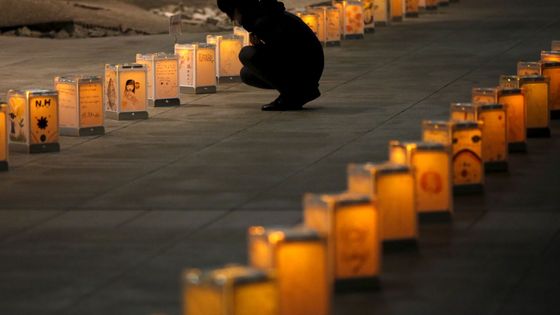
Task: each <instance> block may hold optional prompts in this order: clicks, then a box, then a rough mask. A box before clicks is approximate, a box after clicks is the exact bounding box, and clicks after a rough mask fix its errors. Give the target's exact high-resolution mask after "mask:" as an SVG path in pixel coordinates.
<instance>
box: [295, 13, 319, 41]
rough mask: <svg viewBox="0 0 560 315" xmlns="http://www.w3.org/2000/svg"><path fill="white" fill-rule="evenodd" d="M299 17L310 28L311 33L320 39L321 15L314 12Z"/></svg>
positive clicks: (301, 14)
mask: <svg viewBox="0 0 560 315" xmlns="http://www.w3.org/2000/svg"><path fill="white" fill-rule="evenodd" d="M298 16H299V18H300V19H301V20H302V21H303V23H305V24H306V25H307V26H309V28H310V29H311V31H313V34H315V36H317V38H319V15H318V14H315V13H312V12H302V13H300V14H298ZM319 41H320V39H319Z"/></svg>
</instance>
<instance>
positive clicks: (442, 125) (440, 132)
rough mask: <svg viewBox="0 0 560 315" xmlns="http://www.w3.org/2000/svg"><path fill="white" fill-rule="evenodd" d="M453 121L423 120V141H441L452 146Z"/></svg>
mask: <svg viewBox="0 0 560 315" xmlns="http://www.w3.org/2000/svg"><path fill="white" fill-rule="evenodd" d="M452 127H453V122H452V121H435V120H424V121H422V141H424V142H435V143H441V144H443V145H445V146H448V147H451V144H452V133H453V130H452Z"/></svg>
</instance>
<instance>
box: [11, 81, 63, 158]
mask: <svg viewBox="0 0 560 315" xmlns="http://www.w3.org/2000/svg"><path fill="white" fill-rule="evenodd" d="M8 107H9V114H8V115H9V118H10V140H9V142H10V149H11V150H15V151H21V152H27V153H45V152H58V151H60V145H59V143H58V141H59V134H60V132H59V125H58V92H57V91H54V90H26V91H15V90H10V91H8Z"/></svg>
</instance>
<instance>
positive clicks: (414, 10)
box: [405, 0, 419, 18]
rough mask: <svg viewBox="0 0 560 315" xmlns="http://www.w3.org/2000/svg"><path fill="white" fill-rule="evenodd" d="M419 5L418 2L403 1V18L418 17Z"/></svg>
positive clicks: (411, 0) (412, 0)
mask: <svg viewBox="0 0 560 315" xmlns="http://www.w3.org/2000/svg"><path fill="white" fill-rule="evenodd" d="M418 11H419V4H418V0H405V12H406V14H405V16H406V17H412V18H415V17H418Z"/></svg>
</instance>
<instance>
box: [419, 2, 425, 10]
mask: <svg viewBox="0 0 560 315" xmlns="http://www.w3.org/2000/svg"><path fill="white" fill-rule="evenodd" d="M418 8H420V9H421V10H422V9H424V10H425V9H426V0H418Z"/></svg>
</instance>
